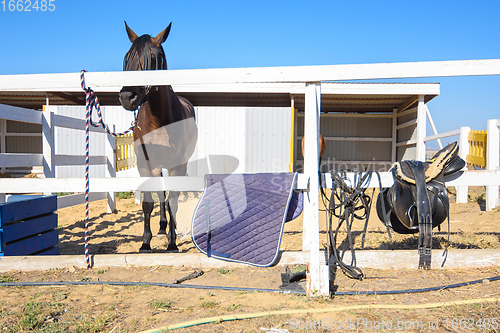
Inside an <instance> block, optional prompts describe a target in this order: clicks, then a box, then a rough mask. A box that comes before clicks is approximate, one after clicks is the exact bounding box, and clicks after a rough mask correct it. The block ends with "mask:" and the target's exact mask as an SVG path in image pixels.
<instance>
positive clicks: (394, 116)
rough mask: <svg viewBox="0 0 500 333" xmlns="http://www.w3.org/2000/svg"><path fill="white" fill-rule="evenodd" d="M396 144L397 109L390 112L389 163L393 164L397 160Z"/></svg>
mask: <svg viewBox="0 0 500 333" xmlns="http://www.w3.org/2000/svg"><path fill="white" fill-rule="evenodd" d="M397 143H398V108H394V109H393V110H392V147H391V163H392V164H394V163H395V162H396V159H397V148H398V147H397Z"/></svg>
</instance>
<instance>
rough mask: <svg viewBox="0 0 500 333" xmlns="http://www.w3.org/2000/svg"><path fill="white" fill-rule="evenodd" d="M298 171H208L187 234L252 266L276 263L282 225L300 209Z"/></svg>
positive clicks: (213, 253) (208, 249) (221, 255)
mask: <svg viewBox="0 0 500 333" xmlns="http://www.w3.org/2000/svg"><path fill="white" fill-rule="evenodd" d="M296 178H297V174H296V173H257V174H230V175H206V176H205V190H204V192H203V195H202V197H201V199H200V201H199V202H198V205H197V206H196V209H195V211H194V214H193V220H192V223H191V237H192V239H193V243H194V244H195V245H196V247H197V248H198V250H200V251H201V252H202V253H204V254H206V255H207V256H209V257H213V258H217V259H222V260H228V261H236V262H241V263H245V264H250V265H254V266H260V267H267V266H271V265H272V264H274V262H275V261H276V259H277V258H278V254H279V247H280V243H281V237H282V235H283V226H284V224H285V222H287V221H290V220H292V219H294V218H296V217H297V216H299V215H300V213H301V212H302V193H300V192H299V191H297V190H294V189H293V188H294V184H295V181H296Z"/></svg>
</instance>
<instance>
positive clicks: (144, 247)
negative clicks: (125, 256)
mask: <svg viewBox="0 0 500 333" xmlns="http://www.w3.org/2000/svg"><path fill="white" fill-rule="evenodd" d="M151 252H153V250H151V246H149V244H147V245H146V244H142V246H141V248H140V249H139V253H151Z"/></svg>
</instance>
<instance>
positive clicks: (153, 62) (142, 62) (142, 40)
mask: <svg viewBox="0 0 500 333" xmlns="http://www.w3.org/2000/svg"><path fill="white" fill-rule="evenodd" d="M171 25H172V23H170V24H169V25H168V27H167V28H166V29H165V30H163V31H162V32H160V33H159V34H158V35H157V36H156V37H154V38H153V37H151V36H150V35H142V36H141V37H137V34H136V33H135V32H134V31H132V29H130V28H129V27H128V25H127V22H125V28H126V29H127V34H128V38H129V39H130V41H131V42H132V46H131V47H130V50H128V52H127V54H125V59H124V60H123V70H124V71H141V70H157V69H167V60H166V58H165V52H164V51H163V47H162V46H161V44H162V43H163V42H164V41H165V40H166V39H167V37H168V34H169V32H170V27H171ZM150 88H151V86H144V87H123V88H122V89H121V90H120V95H119V99H120V103H121V105H122V106H123V107H124V108H125V109H127V110H131V111H134V110H137V108H138V107H139V106H140V105H141V104H143V103H144V102H145V101H146V100H147V99H148V95H149V89H150Z"/></svg>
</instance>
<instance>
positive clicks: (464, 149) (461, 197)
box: [456, 127, 470, 203]
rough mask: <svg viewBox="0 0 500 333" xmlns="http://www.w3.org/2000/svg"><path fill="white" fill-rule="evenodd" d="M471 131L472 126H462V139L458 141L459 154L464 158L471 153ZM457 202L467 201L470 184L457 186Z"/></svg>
mask: <svg viewBox="0 0 500 333" xmlns="http://www.w3.org/2000/svg"><path fill="white" fill-rule="evenodd" d="M469 133H470V127H460V139H459V142H458V145H459V152H458V155H459V156H460V157H461V158H462V159H463V160H464V161H466V160H467V155H468V154H469ZM456 189H457V199H456V202H457V203H467V202H468V201H469V200H468V199H469V198H468V194H469V187H468V186H457V187H456Z"/></svg>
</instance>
